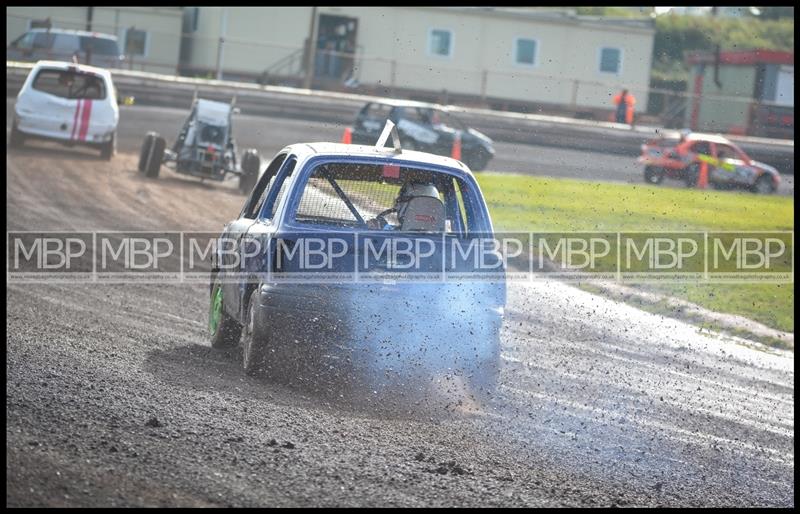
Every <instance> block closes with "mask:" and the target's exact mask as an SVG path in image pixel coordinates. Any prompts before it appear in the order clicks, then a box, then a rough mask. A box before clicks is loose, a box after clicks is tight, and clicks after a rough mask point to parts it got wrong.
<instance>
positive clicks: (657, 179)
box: [644, 166, 664, 184]
mask: <svg viewBox="0 0 800 514" xmlns="http://www.w3.org/2000/svg"><path fill="white" fill-rule="evenodd" d="M663 180H664V170H663V169H662V168H658V167H656V166H646V167H645V168H644V181H645V182H647V183H648V184H660V183H661V182H663Z"/></svg>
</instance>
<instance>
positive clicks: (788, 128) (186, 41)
mask: <svg viewBox="0 0 800 514" xmlns="http://www.w3.org/2000/svg"><path fill="white" fill-rule="evenodd" d="M15 17H16V18H21V19H26V20H30V18H25V17H22V16H16V15H12V14H9V15H7V18H8V19H10V18H15ZM50 21H51V22H52V26H53V27H54V28H55V27H58V28H70V29H85V28H86V20H68V19H52V20H50ZM130 28H133V27H124V26H120V25H119V24H108V23H105V24H104V23H94V24H93V26H92V29H93V30H96V31H98V32H108V33H112V34H115V35H117V36H118V38H119V42H120V47H121V48H122V49H123V51H125V59H124V61H123V62H122V67H124V68H126V69H129V70H137V71H149V72H156V73H167V74H180V75H188V76H196V77H205V78H222V79H228V80H241V81H248V82H258V83H261V84H272V85H287V86H301V85H302V84H303V83H304V79H305V78H306V74H307V73H309V72H311V73H312V74H313V78H312V82H311V84H312V87H314V88H317V89H328V90H339V91H353V92H369V93H372V94H381V95H388V96H403V97H412V98H416V99H425V100H432V101H437V102H441V103H461V104H470V105H481V106H487V107H492V108H499V109H508V110H522V111H529V112H543V113H548V114H563V115H565V116H572V117H586V118H594V119H601V120H604V121H613V114H612V113H613V110H614V104H613V101H612V99H613V97H614V95H616V94H617V93H618V92H619V91H620V90H621V89H622V88H623V87H624V88H626V89H628V91H629V92H631V93H632V94H633V95H634V97H635V98H636V100H637V104H636V108H635V111H636V113H637V120H638V121H640V122H641V121H644V122H650V123H657V124H659V125H662V126H665V127H668V128H681V127H686V126H688V125H689V124H690V121H691V119H692V109H697V106H698V105H699V104H700V103H708V102H709V101H712V102H713V103H714V105H715V107H716V109H718V110H719V111H720V112H722V113H725V114H726V115H727V116H728V117H729V118H730V119H738V120H741V121H740V122H736V123H733V122H731V123H728V126H727V127H709V126H707V127H703V126H698V127H693V128H696V129H706V130H708V129H712V130H719V131H734V132H737V131H739V132H742V133H750V134H754V135H768V136H776V137H793V135H794V109H793V107H789V108H787V107H786V106H784V105H779V104H778V103H775V102H764V101H755V100H754V99H752V98H745V97H734V96H721V95H714V94H708V93H703V94H702V95H699V96H698V95H695V94H693V93H692V92H688V91H675V90H673V89H667V88H656V87H652V86H651V84H631V83H622V82H620V81H618V80H605V81H601V80H595V79H588V78H586V77H582V76H564V75H554V74H548V73H542V72H541V71H537V70H536V69H525V68H519V69H513V70H511V71H509V70H508V69H489V68H486V69H475V68H471V69H467V68H459V67H456V66H453V65H451V64H450V63H434V64H422V63H419V62H412V61H410V60H405V59H402V58H398V59H392V58H387V57H383V56H378V55H371V54H370V53H368V51H367V49H365V48H364V47H363V46H356V47H355V49H354V50H353V51H352V52H341V51H333V50H315V51H313V52H309V49H308V42H307V41H306V44H305V45H304V46H296V45H294V46H293V45H286V44H282V43H278V42H270V41H255V40H249V39H241V38H236V37H210V36H202V35H199V34H197V33H196V32H195V33H180V32H179V33H172V32H163V31H158V30H151V29H147V44H146V45H145V46H146V48H145V49H144V50H145V51H144V55H141V54H139V53H134V52H130V51H129V50H131V45H128V44H127V41H126V39H127V38H126V34H127V30H128V29H130ZM312 56H313V57H312ZM312 58H313V62H311V63H310V62H309V60H310V59H312ZM722 124H723V125H724V123H722ZM768 127H772V128H773V129H774V130H772V132H773V133H769V134H768V133H767V132H769V130H767V129H766V128H768Z"/></svg>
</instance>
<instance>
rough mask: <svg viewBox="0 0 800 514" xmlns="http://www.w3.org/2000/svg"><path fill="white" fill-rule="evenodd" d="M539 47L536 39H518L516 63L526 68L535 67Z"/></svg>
mask: <svg viewBox="0 0 800 514" xmlns="http://www.w3.org/2000/svg"><path fill="white" fill-rule="evenodd" d="M537 47H538V45H537V43H536V40H535V39H528V38H521V37H520V38H517V39H516V42H515V44H514V62H515V63H516V64H523V65H526V66H535V65H536V50H537Z"/></svg>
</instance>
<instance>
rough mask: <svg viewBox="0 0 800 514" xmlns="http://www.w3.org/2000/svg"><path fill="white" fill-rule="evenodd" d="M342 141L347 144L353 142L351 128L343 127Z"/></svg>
mask: <svg viewBox="0 0 800 514" xmlns="http://www.w3.org/2000/svg"><path fill="white" fill-rule="evenodd" d="M342 143H343V144H346V145H349V144H352V143H353V129H352V128H350V127H345V129H344V134H342Z"/></svg>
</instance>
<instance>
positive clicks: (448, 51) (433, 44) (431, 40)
mask: <svg viewBox="0 0 800 514" xmlns="http://www.w3.org/2000/svg"><path fill="white" fill-rule="evenodd" d="M428 52H429V53H430V54H431V55H438V56H441V57H450V56H451V55H453V32H452V31H450V30H445V29H431V31H430V33H429V35H428Z"/></svg>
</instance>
